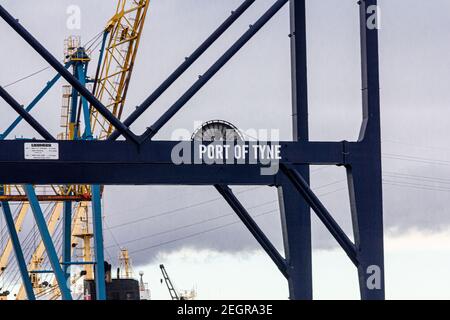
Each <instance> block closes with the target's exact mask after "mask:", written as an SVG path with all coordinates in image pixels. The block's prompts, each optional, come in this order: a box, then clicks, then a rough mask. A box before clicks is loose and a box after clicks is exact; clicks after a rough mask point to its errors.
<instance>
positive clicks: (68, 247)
mask: <svg viewBox="0 0 450 320" xmlns="http://www.w3.org/2000/svg"><path fill="white" fill-rule="evenodd" d="M62 248H63V249H62V265H63V271H64V274H65V276H66V281H67V280H69V277H70V270H69V265H70V264H71V263H72V202H71V201H65V202H64V211H63V247H62Z"/></svg>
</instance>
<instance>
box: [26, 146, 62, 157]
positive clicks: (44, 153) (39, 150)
mask: <svg viewBox="0 0 450 320" xmlns="http://www.w3.org/2000/svg"><path fill="white" fill-rule="evenodd" d="M25 160H59V144H58V143H48V142H30V143H28V142H27V143H25Z"/></svg>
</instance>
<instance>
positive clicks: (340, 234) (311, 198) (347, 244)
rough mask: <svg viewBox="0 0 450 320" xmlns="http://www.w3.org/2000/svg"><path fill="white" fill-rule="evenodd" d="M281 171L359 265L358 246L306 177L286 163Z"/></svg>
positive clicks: (354, 262)
mask: <svg viewBox="0 0 450 320" xmlns="http://www.w3.org/2000/svg"><path fill="white" fill-rule="evenodd" d="M281 171H282V172H283V173H284V174H285V175H286V177H288V178H289V180H290V181H291V182H292V184H293V185H294V186H295V188H296V189H297V191H298V192H299V194H300V195H301V196H302V197H303V199H305V201H306V202H307V203H308V205H309V206H310V207H311V208H312V209H313V210H314V212H315V213H316V214H317V217H318V218H319V219H320V221H322V223H323V224H324V225H325V227H326V228H327V229H328V231H329V232H330V233H331V235H332V236H333V237H334V238H335V239H336V241H337V242H338V243H339V245H340V246H341V247H342V249H344V251H345V253H347V255H348V256H349V258H350V260H351V261H352V262H353V264H354V265H355V266H358V265H359V262H358V258H357V252H356V246H355V245H354V244H353V243H352V241H351V240H350V239H349V238H348V237H347V235H346V234H345V232H344V231H343V230H342V229H341V227H340V226H339V225H338V223H337V222H336V221H335V220H334V219H333V217H332V216H331V214H330V213H329V212H328V210H327V209H326V208H325V206H324V205H323V204H322V202H321V201H320V200H319V198H317V196H316V195H315V194H314V192H313V191H312V190H311V188H310V187H309V185H308V183H307V182H306V181H305V179H304V178H303V177H302V176H301V175H300V174H299V173H298V172H297V171H296V170H295V169H292V168H289V167H288V166H286V165H281Z"/></svg>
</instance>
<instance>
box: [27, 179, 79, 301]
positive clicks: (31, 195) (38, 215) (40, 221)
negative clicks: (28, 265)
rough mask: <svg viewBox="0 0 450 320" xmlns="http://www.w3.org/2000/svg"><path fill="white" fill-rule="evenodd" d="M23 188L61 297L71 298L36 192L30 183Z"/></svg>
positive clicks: (64, 298)
mask: <svg viewBox="0 0 450 320" xmlns="http://www.w3.org/2000/svg"><path fill="white" fill-rule="evenodd" d="M23 188H24V190H25V193H26V194H27V197H28V201H29V202H30V206H31V210H32V211H33V214H34V219H35V220H36V225H37V227H38V229H39V233H40V234H41V238H42V242H43V243H44V247H45V250H46V252H47V257H48V259H49V260H50V264H51V266H52V268H53V272H54V274H55V278H56V281H57V282H58V286H59V290H60V291H61V296H62V299H63V300H72V296H71V294H70V289H69V287H68V286H67V281H66V277H65V276H64V272H63V270H62V268H61V265H60V263H59V259H58V254H57V252H56V249H55V246H54V244H53V240H52V238H51V235H50V232H49V231H48V227H47V222H46V221H45V217H44V214H43V213H42V210H41V206H40V205H39V201H38V198H37V196H36V192H35V191H34V188H33V186H31V185H24V186H23Z"/></svg>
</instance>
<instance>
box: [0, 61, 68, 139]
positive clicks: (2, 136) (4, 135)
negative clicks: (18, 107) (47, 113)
mask: <svg viewBox="0 0 450 320" xmlns="http://www.w3.org/2000/svg"><path fill="white" fill-rule="evenodd" d="M71 64H72V63H71V62H68V63H66V64H65V66H64V67H65V68H66V69H67V68H69V67H70V66H71ZM60 78H61V75H60V74H59V73H58V74H57V75H56V76H55V77H54V78H53V79H52V80H50V81H49V82H47V85H46V86H45V87H44V89H42V91H41V92H39V94H38V95H37V96H36V97H35V98H34V99H33V101H31V102H30V104H29V105H28V106H27V107H26V108H25V111H26V112H28V113H29V112H31V110H33V108H34V107H35V106H36V105H37V104H38V103H39V102H40V101H41V100H42V98H43V97H44V96H45V95H46V94H47V93H48V92H49V90H50V89H51V88H52V87H53V86H54V85H55V84H56V82H58V80H59V79H60ZM22 120H23V118H22V117H17V119H16V120H14V122H13V123H11V125H10V126H9V127H8V128H7V129H6V130H5V131H4V132H3V133H2V134H0V140H5V139H6V138H7V137H8V135H9V134H10V133H11V132H12V131H13V130H14V129H15V128H16V127H17V126H18V125H19V123H20V122H21V121H22Z"/></svg>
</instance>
